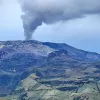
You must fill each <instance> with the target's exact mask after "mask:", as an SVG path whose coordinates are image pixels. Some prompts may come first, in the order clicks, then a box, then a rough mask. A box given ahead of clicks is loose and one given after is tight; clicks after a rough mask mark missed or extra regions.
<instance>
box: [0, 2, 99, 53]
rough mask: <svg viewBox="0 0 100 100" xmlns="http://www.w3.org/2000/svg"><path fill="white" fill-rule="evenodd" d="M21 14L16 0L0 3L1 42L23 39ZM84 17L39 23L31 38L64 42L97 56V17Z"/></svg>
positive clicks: (92, 15)
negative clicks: (95, 53) (94, 53)
mask: <svg viewBox="0 0 100 100" xmlns="http://www.w3.org/2000/svg"><path fill="white" fill-rule="evenodd" d="M10 1H11V2H10ZM21 14H22V11H21V8H20V5H19V4H18V2H17V1H15V0H13V1H12V0H9V1H8V2H7V0H0V41H7V40H24V39H25V37H24V29H23V23H22V19H21ZM85 16H86V17H83V18H77V19H73V20H67V21H63V22H61V21H59V22H57V23H52V24H45V23H42V25H41V26H39V27H38V28H37V29H36V30H35V32H34V34H33V39H35V40H39V41H46V42H47V41H48V42H56V43H58V42H60V43H67V44H69V45H71V46H74V47H76V48H79V49H83V50H86V51H92V52H97V53H100V15H99V14H89V15H85Z"/></svg>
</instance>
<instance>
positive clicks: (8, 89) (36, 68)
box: [0, 40, 100, 100]
mask: <svg viewBox="0 0 100 100" xmlns="http://www.w3.org/2000/svg"><path fill="white" fill-rule="evenodd" d="M99 98H100V54H97V53H93V52H87V51H83V50H79V49H76V48H74V47H71V46H69V45H67V44H64V43H49V42H39V41H35V40H34V41H1V42H0V100H100V99H99Z"/></svg>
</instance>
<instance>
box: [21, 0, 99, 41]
mask: <svg viewBox="0 0 100 100" xmlns="http://www.w3.org/2000/svg"><path fill="white" fill-rule="evenodd" d="M20 4H21V8H22V11H23V14H22V17H21V18H22V20H23V27H24V32H25V37H26V39H27V40H30V39H32V35H33V33H34V31H35V30H36V28H37V27H38V26H41V25H42V23H45V24H52V23H56V22H59V21H67V20H72V19H76V18H82V17H85V16H86V15H88V14H99V13H100V0H20Z"/></svg>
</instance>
